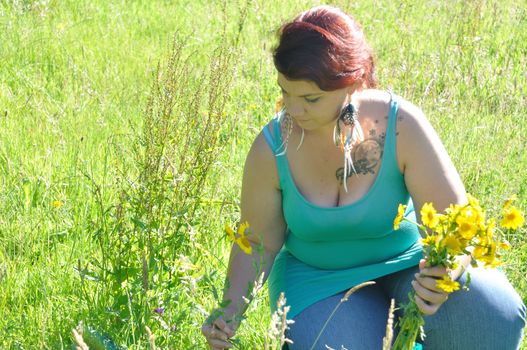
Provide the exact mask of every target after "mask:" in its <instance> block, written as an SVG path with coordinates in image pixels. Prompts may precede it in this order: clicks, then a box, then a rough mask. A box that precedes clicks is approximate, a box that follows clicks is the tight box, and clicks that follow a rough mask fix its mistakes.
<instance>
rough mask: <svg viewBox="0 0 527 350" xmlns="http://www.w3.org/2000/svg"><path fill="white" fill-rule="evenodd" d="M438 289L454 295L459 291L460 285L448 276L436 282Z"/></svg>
mask: <svg viewBox="0 0 527 350" xmlns="http://www.w3.org/2000/svg"><path fill="white" fill-rule="evenodd" d="M436 287H437V288H440V289H442V290H443V291H445V292H447V293H452V292H455V291H456V290H458V289H459V283H458V282H456V281H452V280H451V279H450V277H448V276H443V278H442V279H440V280H437V281H436Z"/></svg>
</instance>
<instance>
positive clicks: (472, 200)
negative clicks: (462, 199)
mask: <svg viewBox="0 0 527 350" xmlns="http://www.w3.org/2000/svg"><path fill="white" fill-rule="evenodd" d="M467 199H468V204H470V205H471V206H472V207H479V201H478V200H477V198H476V197H474V196H472V195H471V194H470V193H467Z"/></svg>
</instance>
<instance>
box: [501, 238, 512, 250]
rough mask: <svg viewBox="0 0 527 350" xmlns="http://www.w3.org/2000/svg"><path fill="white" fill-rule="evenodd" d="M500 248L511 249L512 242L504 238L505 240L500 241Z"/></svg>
mask: <svg viewBox="0 0 527 350" xmlns="http://www.w3.org/2000/svg"><path fill="white" fill-rule="evenodd" d="M499 247H500V249H503V250H509V249H511V244H510V243H509V242H508V241H507V240H505V239H504V240H503V242H500V245H499Z"/></svg>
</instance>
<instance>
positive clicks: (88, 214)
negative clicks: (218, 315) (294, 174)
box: [0, 0, 527, 349]
mask: <svg viewBox="0 0 527 350" xmlns="http://www.w3.org/2000/svg"><path fill="white" fill-rule="evenodd" d="M319 3H321V2H317V1H299V0H293V1H286V2H284V1H275V0H272V1H271V0H249V1H247V2H242V1H241V0H238V1H229V2H226V3H221V2H218V1H215V2H208V1H185V0H181V1H174V2H172V1H162V0H155V1H140V0H137V1H100V0H94V1H73V0H70V1H67V0H63V1H59V0H40V1H29V0H25V1H15V0H3V1H0V186H1V187H0V315H2V317H0V348H2V349H4V348H5V349H34V348H49V349H58V348H68V347H70V346H71V344H72V338H71V330H72V329H73V328H74V327H76V326H77V324H78V322H79V321H81V320H83V321H84V324H85V325H86V326H87V327H89V329H90V330H94V331H93V333H94V334H95V336H96V337H99V338H100V339H110V338H111V339H112V340H113V342H114V344H115V346H120V347H125V348H134V349H139V348H146V347H147V346H148V344H147V338H146V333H145V330H144V326H145V325H148V326H149V327H150V328H151V329H152V330H153V332H154V334H155V335H156V337H157V344H158V346H160V347H161V348H173V349H202V348H204V347H205V343H204V339H202V337H201V335H200V326H201V324H202V322H203V320H204V318H205V317H206V315H207V313H208V312H209V311H210V310H211V309H212V308H213V307H214V306H215V304H216V303H217V299H218V298H219V297H221V289H222V285H223V279H224V277H225V269H226V268H225V266H226V262H227V252H228V243H227V242H226V240H225V239H224V238H223V233H222V228H223V225H224V223H230V224H232V223H234V222H235V221H236V219H237V216H238V206H237V205H238V196H239V189H240V182H241V173H242V167H243V162H244V157H245V154H246V153H247V150H248V148H249V146H250V143H251V141H252V139H253V138H254V137H255V136H256V135H257V133H258V132H259V131H260V129H261V127H262V126H263V125H264V124H265V123H266V121H267V120H269V118H271V117H272V114H273V111H274V104H275V101H276V99H277V98H278V96H279V91H278V89H277V86H276V83H275V72H274V68H273V65H272V60H271V56H270V49H271V48H272V46H273V45H274V43H275V36H274V33H275V30H276V29H277V28H278V26H279V25H280V23H282V22H283V21H285V20H287V19H290V18H291V17H293V16H294V15H295V14H297V13H298V12H299V11H301V10H305V9H307V8H309V7H311V6H313V5H316V4H319ZM332 4H333V5H337V6H339V7H341V8H343V9H345V10H347V11H348V12H349V13H351V14H353V15H354V17H355V18H356V19H357V20H358V21H359V22H360V23H362V25H363V27H364V30H365V32H366V35H367V37H368V39H369V42H370V44H371V45H372V46H373V48H374V50H375V52H376V55H377V74H378V77H379V81H380V85H381V87H382V88H385V89H392V90H393V91H394V92H395V93H397V94H399V95H401V96H404V97H405V98H407V99H409V100H410V101H412V102H414V103H415V104H417V105H419V106H420V107H421V108H422V109H423V110H424V111H425V113H426V114H427V116H428V118H429V119H430V120H431V122H432V124H433V125H434V127H435V128H436V130H437V131H438V133H439V135H440V136H441V138H442V140H443V142H444V144H445V146H446V148H447V150H448V151H449V153H450V155H451V157H452V159H453V161H454V163H455V165H456V166H457V168H458V170H459V172H460V174H461V176H462V178H463V180H464V182H465V185H466V188H467V191H469V192H471V193H472V194H474V195H475V196H476V197H478V198H479V199H480V200H481V201H482V204H483V205H484V206H485V207H486V208H487V209H488V210H490V211H492V212H494V213H497V212H498V210H499V208H500V206H501V203H502V201H503V200H504V198H505V197H506V196H508V195H510V194H512V193H516V194H518V197H519V202H518V205H519V207H521V208H522V209H523V210H524V211H526V210H527V177H526V176H525V174H526V170H527V155H526V152H525V145H526V140H527V116H526V113H525V111H526V110H527V69H526V68H525V67H527V4H526V3H525V2H523V1H512V0H505V1H490V0H488V1H486V0H471V1H432V0H429V1H413V0H408V1H384V0H382V1H381V0H376V1H349V2H347V1H336V2H333V3H332ZM246 6H248V7H247V9H248V10H247V12H246V14H245V15H244V10H243V9H244V8H246ZM238 35H239V41H238V42H237V41H236V38H237V37H238ZM174 38H176V39H177V42H179V43H184V44H185V46H184V48H183V49H182V51H181V53H180V55H181V57H185V58H187V61H186V65H187V66H188V74H189V76H190V78H191V79H190V80H189V85H188V86H189V89H188V94H187V95H185V94H183V96H182V97H181V99H182V100H184V101H186V100H185V99H187V100H189V101H190V99H191V98H192V96H199V97H200V99H207V98H209V97H207V95H206V94H204V95H199V94H197V95H196V93H194V92H192V91H195V90H192V89H197V88H198V87H199V84H200V83H203V81H202V80H200V77H203V76H209V73H210V72H211V70H212V69H213V68H211V67H213V64H212V63H211V62H213V61H214V57H217V56H215V54H217V53H218V52H223V53H225V52H227V51H221V49H223V50H225V49H231V50H230V51H228V52H230V54H232V55H233V59H232V60H231V61H229V62H230V64H231V67H230V68H233V70H232V71H231V70H230V68H229V69H228V70H226V72H227V73H229V72H230V73H229V76H231V77H232V78H233V79H232V82H230V83H229V84H227V85H225V89H224V92H223V94H224V95H223V96H224V97H225V98H226V104H225V106H224V107H223V108H221V118H223V120H222V122H221V124H219V125H218V126H217V128H216V129H215V130H216V131H215V132H216V133H215V134H214V135H213V134H212V133H210V132H209V131H207V130H205V131H204V129H202V128H201V126H200V124H197V125H195V126H192V128H191V130H190V131H189V132H190V133H191V134H192V132H194V133H195V134H192V135H194V137H196V139H199V138H205V139H206V140H212V139H213V136H214V137H217V138H218V143H217V144H216V146H214V147H212V146H211V148H210V150H209V151H210V153H209V154H210V155H211V157H212V158H210V164H209V165H210V167H207V168H204V166H205V165H206V164H205V165H203V164H202V165H200V166H203V168H200V169H204V172H203V173H200V174H201V175H200V176H201V177H200V179H201V180H203V182H202V183H201V185H200V188H199V189H196V190H193V191H194V192H192V193H190V195H189V202H188V203H191V206H192V208H193V211H187V207H185V208H184V209H185V210H184V212H183V211H181V213H182V214H181V215H179V216H175V217H172V216H170V215H169V214H170V213H172V212H168V211H166V212H164V211H158V212H155V213H157V214H155V215H154V216H152V218H154V219H152V220H151V221H145V219H144V218H143V216H145V215H146V214H145V213H146V212H147V209H145V208H146V207H144V206H142V204H141V203H140V200H139V199H140V198H143V197H141V196H140V195H139V193H140V191H135V190H131V189H132V188H134V187H133V184H134V182H133V181H128V180H130V179H138V178H139V177H138V174H140V173H141V171H144V170H145V169H146V168H145V165H144V164H143V163H141V162H140V161H138V159H145V157H143V158H140V157H139V158H138V155H141V154H142V153H141V152H142V151H141V149H142V148H141V147H146V146H145V144H144V140H145V139H144V138H142V135H144V133H145V125H148V123H149V122H151V121H152V119H149V118H148V113H147V112H146V111H147V105H148V103H149V102H148V101H149V100H148V96H151V93H152V84H153V81H154V76H156V72H158V68H157V67H158V63H159V62H161V63H162V64H161V66H160V69H161V71H162V72H163V67H166V66H168V67H170V63H166V62H170V61H169V57H170V52H171V47H172V43H173V40H174ZM236 43H238V44H236ZM218 50H220V51H218ZM222 55H223V54H222ZM220 56H221V55H220ZM221 57H223V56H221ZM163 64H165V65H163ZM165 71H166V70H165ZM225 81H226V80H225V77H219V78H217V79H216V80H206V81H205V82H206V84H205V86H203V88H204V89H205V90H204V91H209V90H207V89H209V88H210V86H214V84H219V83H221V82H225ZM185 91H187V90H185ZM196 111H197V112H196V113H197V114H199V113H202V114H204V115H207V113H209V115H210V113H212V112H211V111H209V110H207V107H206V106H202V107H200V108H198V109H197V110H196ZM200 115H201V114H200ZM218 115H220V114H218ZM170 120H177V118H176V119H170ZM198 120H201V119H198ZM142 142H143V143H142ZM156 142H157V141H156ZM181 142H182V141H181V140H179V139H177V140H168V141H166V143H163V145H168V146H170V147H177V145H178V144H181ZM209 151H207V152H209ZM189 152H190V151H189ZM143 156H144V154H143ZM189 169H190V170H189ZM187 170H188V171H187V172H185V173H182V174H183V175H185V174H187V175H188V174H190V173H191V170H192V168H191V167H189V168H187ZM160 174H161V173H160ZM165 175H166V174H165V173H163V174H161V177H160V178H164V176H165ZM172 175H173V174H172ZM172 175H171V176H172ZM179 175H181V174H179ZM127 181H128V182H127ZM156 181H157V180H156ZM162 183H163V182H162ZM160 186H161V185H160ZM125 188H126V189H127V191H124V189H125ZM158 188H160V189H162V191H161V192H159V193H157V194H153V195H151V197H149V198H150V199H152V198H154V199H156V198H158V199H160V200H161V199H166V198H168V199H169V200H176V199H174V198H175V197H171V192H170V190H171V187H170V186H168V185H166V186H165V185H162V186H161V187H158ZM134 191H135V192H134ZM163 191H164V192H163ZM123 193H125V195H123ZM156 196H158V197H156ZM53 201H61V202H62V203H63V205H62V206H61V207H59V208H56V207H54V206H53ZM174 203H176V204H178V205H179V203H180V202H174ZM186 203H187V202H186ZM185 205H186V204H185ZM123 208H124V209H123ZM127 208H128V209H127ZM141 208H143V209H141ZM149 208H150V209H151V207H149ZM121 209H122V210H124V211H125V212H126V211H127V210H129V212H130V213H131V214H130V215H131V216H130V217H128V216H126V215H124V216H122V217H121V219H122V220H121V221H119V220H118V218H119V216H118V213H119V210H121ZM182 210H183V209H182ZM176 212H177V210H176ZM167 213H168V214H167ZM178 213H180V212H178ZM186 213H191V214H192V215H190V214H188V215H187V214H186ZM132 214H134V215H135V214H141V215H143V216H141V215H139V216H138V215H136V216H133V215H132ZM140 216H141V217H140ZM145 217H146V216H145ZM181 218H184V219H181ZM141 220H143V221H141ZM156 220H158V221H156ZM171 220H179V221H177V222H178V225H176V226H174V227H173V228H171V229H170V230H167V231H166V232H161V233H159V232H160V231H159V225H158V223H159V222H171ZM156 222H157V224H156ZM127 225H128V226H127ZM156 225H157V226H156ZM155 229H157V230H158V231H155ZM119 232H123V235H124V237H132V238H133V237H139V239H137V240H134V239H132V240H129V241H127V242H128V243H127V244H129V245H128V246H126V249H124V248H123V247H119V246H118V244H117V243H118V241H116V238H115V237H123V236H116V235H117V234H118V233H119ZM153 232H158V234H157V236H155V235H153ZM525 234H526V230H525V229H522V230H521V231H520V234H518V235H516V236H513V237H509V238H510V241H511V243H512V244H513V249H512V251H511V252H509V253H508V254H507V256H506V265H505V267H504V269H505V271H506V272H507V274H508V276H509V278H510V279H511V281H512V282H513V284H514V285H515V286H516V288H517V289H518V291H519V293H520V295H521V296H522V298H523V300H524V302H526V301H527V267H526V266H527V264H526V263H525V262H526V260H527V239H526V238H525ZM128 251H129V254H128V256H126V257H125V258H127V259H128V260H126V259H125V260H126V261H127V262H126V264H127V265H126V268H123V266H125V265H123V263H122V261H121V260H119V263H117V257H119V256H120V257H121V258H122V254H124V253H126V252H128ZM119 254H121V255H119ZM101 262H105V264H106V265H104V264H101ZM119 264H120V265H119ZM103 265H104V266H103ZM110 266H113V267H114V269H113V270H111V269H110ZM145 266H146V267H145ZM145 268H146V269H147V270H148V271H149V274H147V276H148V277H147V281H145V280H144V271H145V270H144V269H145ZM116 271H120V273H124V275H122V276H118V275H117V272H116ZM123 271H124V272H123ZM144 283H147V285H148V288H146V289H145V288H144V286H145V285H144ZM267 303H268V300H267V296H266V291H265V290H264V292H263V293H262V294H261V295H260V297H259V298H257V300H255V307H254V308H253V309H252V311H251V312H250V313H249V314H248V319H247V321H246V322H245V323H244V325H243V326H242V328H241V329H240V333H239V336H238V339H239V342H240V343H239V345H238V347H239V348H242V349H246V348H252V347H253V346H254V347H255V348H262V344H263V334H264V332H266V327H267V325H268V323H269V319H270V317H269V311H268V305H267ZM158 307H162V308H164V310H165V311H164V314H163V315H159V314H157V313H156V312H154V311H153V310H154V309H155V308H158ZM524 343H525V342H524ZM108 347H109V345H108ZM525 348H527V347H525Z"/></svg>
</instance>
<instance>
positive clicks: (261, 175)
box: [202, 134, 286, 349]
mask: <svg viewBox="0 0 527 350" xmlns="http://www.w3.org/2000/svg"><path fill="white" fill-rule="evenodd" d="M241 222H248V223H249V225H250V228H249V232H248V235H247V238H248V240H249V241H250V243H251V246H252V247H253V249H252V254H251V255H248V254H245V253H244V252H243V251H242V250H241V249H240V248H239V247H238V246H237V245H233V247H232V249H231V254H230V259H229V267H228V271H227V281H226V284H225V288H224V295H223V300H224V301H228V305H227V306H226V307H225V308H223V309H222V310H220V311H221V314H222V315H223V316H222V317H218V318H216V320H210V321H209V322H207V323H206V324H205V325H204V326H203V327H202V332H203V334H204V335H205V337H206V338H207V340H208V342H209V344H210V345H211V348H212V349H222V348H228V347H230V346H229V345H230V344H229V343H227V342H226V341H225V340H226V339H227V338H230V337H232V336H233V335H234V332H235V331H236V329H237V328H238V326H239V321H237V320H238V319H239V318H240V317H241V316H242V315H243V314H244V313H245V310H246V309H247V307H248V304H247V303H246V302H245V301H244V298H247V299H249V300H250V298H251V296H250V295H249V294H250V287H251V286H253V285H254V282H255V281H256V280H257V279H258V277H259V276H260V274H262V273H263V274H264V275H263V282H265V280H266V279H267V277H268V275H269V272H270V271H271V267H272V265H273V262H274V259H275V257H276V254H277V253H278V251H279V250H280V248H281V247H282V245H283V243H284V236H285V231H286V224H285V221H284V218H283V214H282V195H281V191H280V189H279V180H278V173H277V170H276V162H275V157H274V155H273V153H272V151H271V149H270V148H269V146H268V144H267V142H266V140H265V137H264V136H263V134H260V135H258V137H257V138H256V140H255V141H254V143H253V145H252V147H251V149H250V151H249V154H248V155H247V159H246V162H245V167H244V174H243V182H242V194H241ZM259 246H262V247H263V249H262V250H259V249H258V247H259ZM260 252H261V254H260Z"/></svg>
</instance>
